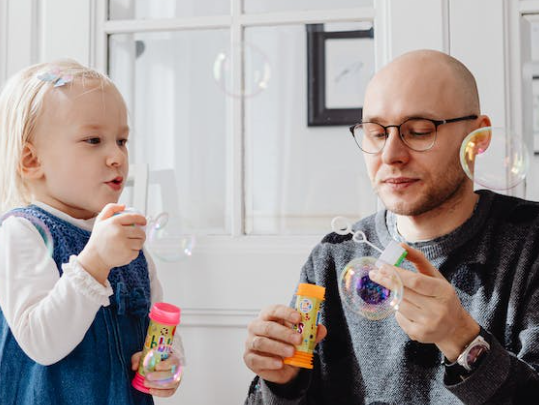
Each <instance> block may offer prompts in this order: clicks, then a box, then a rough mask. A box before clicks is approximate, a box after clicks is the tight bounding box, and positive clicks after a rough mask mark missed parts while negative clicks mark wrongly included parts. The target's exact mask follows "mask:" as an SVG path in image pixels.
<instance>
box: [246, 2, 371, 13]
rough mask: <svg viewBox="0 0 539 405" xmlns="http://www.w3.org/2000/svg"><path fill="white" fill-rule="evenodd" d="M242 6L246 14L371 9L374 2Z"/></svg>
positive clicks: (259, 3)
mask: <svg viewBox="0 0 539 405" xmlns="http://www.w3.org/2000/svg"><path fill="white" fill-rule="evenodd" d="M243 4H244V5H243V7H244V11H245V12H246V13H264V12H268V11H273V12H275V11H307V10H327V9H332V10H333V9H337V8H353V7H372V6H373V4H374V0H331V1H328V0H295V1H290V0H244V2H243Z"/></svg>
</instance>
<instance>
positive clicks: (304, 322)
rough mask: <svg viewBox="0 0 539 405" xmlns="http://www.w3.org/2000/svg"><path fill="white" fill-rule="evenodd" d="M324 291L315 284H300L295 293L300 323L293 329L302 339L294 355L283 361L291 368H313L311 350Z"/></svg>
mask: <svg viewBox="0 0 539 405" xmlns="http://www.w3.org/2000/svg"><path fill="white" fill-rule="evenodd" d="M325 293H326V289H325V288H324V287H320V286H318V285H315V284H306V283H302V284H300V285H299V286H298V290H297V293H296V310H297V311H298V312H299V313H300V314H301V321H300V322H299V323H298V324H297V325H295V326H294V329H295V330H296V331H297V332H298V333H301V335H302V337H303V339H302V341H301V344H300V345H298V346H296V353H294V355H293V356H292V357H287V358H285V359H284V363H285V364H289V365H291V366H296V367H303V368H309V369H312V368H313V350H314V346H315V341H316V332H317V330H318V316H319V315H318V311H319V310H320V304H321V303H322V301H323V300H324V295H325Z"/></svg>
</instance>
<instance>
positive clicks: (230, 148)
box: [90, 0, 387, 240]
mask: <svg viewBox="0 0 539 405" xmlns="http://www.w3.org/2000/svg"><path fill="white" fill-rule="evenodd" d="M230 1H231V13H230V15H224V16H209V17H189V18H170V19H152V20H107V15H106V13H107V3H108V0H104V1H99V0H93V2H94V8H93V10H94V11H93V16H92V19H93V23H92V26H93V27H94V30H95V31H94V32H93V35H91V38H92V39H93V40H94V42H93V43H92V44H91V46H90V49H91V54H90V64H91V65H92V66H95V67H96V68H98V69H100V70H102V71H106V70H107V66H108V59H107V58H108V36H109V35H112V34H126V33H138V32H159V31H182V30H197V29H229V30H230V43H231V44H240V43H242V40H243V36H244V30H245V29H246V28H249V27H262V26H277V25H293V24H315V23H337V22H359V21H370V22H373V24H375V32H377V31H376V20H377V18H376V15H375V11H374V10H375V9H374V7H357V8H352V9H330V10H316V11H287V12H268V13H263V14H262V13H261V14H244V13H242V0H230ZM379 3H384V1H382V2H379ZM380 32H382V30H380ZM377 35H378V34H377V33H375V41H377V40H378V41H379V42H380V44H379V46H375V49H380V50H382V51H383V50H384V49H385V47H384V46H383V43H382V42H381V41H382V40H383V38H381V37H380V38H379V37H378V36H377ZM380 45H381V46H380ZM382 55H383V52H380V53H379V54H378V55H376V56H375V59H376V60H375V66H379V65H380V62H381V59H385V60H387V58H383V57H382ZM241 57H242V56H241V49H240V48H239V47H235V48H233V51H232V58H231V61H232V66H237V67H238V68H237V69H235V70H233V74H234V76H233V78H232V86H233V88H234V89H238V91H237V93H238V94H239V89H240V86H241V82H242V80H241V78H242V76H243V66H242V63H241ZM231 104H232V107H231V108H232V120H230V125H231V127H230V128H229V129H230V131H231V132H230V133H231V134H233V135H232V139H231V140H230V141H229V143H228V145H227V155H228V156H229V157H230V159H229V162H230V166H229V167H228V168H227V177H228V179H227V184H232V187H231V188H230V189H229V190H227V201H229V204H230V205H231V207H232V209H231V210H229V212H230V213H231V236H233V237H235V238H238V237H244V236H246V235H245V232H244V230H245V215H244V212H245V196H244V189H245V182H244V178H245V176H244V174H243V170H244V156H243V154H244V151H243V142H244V139H243V133H244V128H243V127H244V122H243V112H244V103H243V100H242V98H233V99H232V100H231ZM135 163H136V162H135ZM298 238H301V237H300V236H298ZM271 239H272V240H274V239H275V238H271ZM308 239H309V240H312V237H309V238H308Z"/></svg>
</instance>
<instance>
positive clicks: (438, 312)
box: [369, 244, 480, 361]
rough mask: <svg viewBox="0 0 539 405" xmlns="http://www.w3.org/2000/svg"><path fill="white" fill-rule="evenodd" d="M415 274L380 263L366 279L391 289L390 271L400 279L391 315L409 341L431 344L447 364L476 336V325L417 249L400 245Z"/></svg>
mask: <svg viewBox="0 0 539 405" xmlns="http://www.w3.org/2000/svg"><path fill="white" fill-rule="evenodd" d="M401 245H402V247H403V248H405V249H406V250H407V251H408V255H407V256H406V259H407V260H409V261H411V262H412V263H413V264H414V266H415V267H416V269H417V271H418V273H414V272H412V271H408V270H404V269H401V268H398V267H394V266H390V265H387V264H384V265H382V266H381V268H380V269H379V270H376V271H372V272H371V273H370V274H369V276H370V277H371V279H372V280H373V281H375V282H376V283H378V284H381V285H383V286H384V287H386V288H391V284H392V281H391V272H392V271H395V272H397V273H398V275H399V276H400V278H401V279H402V283H403V285H404V295H403V299H402V302H401V303H400V304H399V307H398V311H397V313H396V315H395V317H396V319H397V322H398V323H399V325H400V327H401V328H402V329H403V330H404V332H405V333H406V334H407V335H408V336H409V337H410V339H412V340H417V341H418V342H422V343H434V344H436V346H438V348H439V349H440V351H441V352H442V353H443V354H444V355H445V357H447V359H448V360H449V361H455V360H456V359H457V357H458V356H459V354H460V353H461V352H462V351H463V350H464V347H465V346H466V345H467V344H468V343H470V342H471V341H472V340H473V339H474V338H475V337H476V336H477V335H478V334H479V329H480V328H479V325H478V323H477V322H476V321H475V320H474V319H473V318H472V317H471V316H470V314H468V312H466V310H465V309H464V308H463V307H462V304H461V303H460V300H459V298H458V296H457V293H456V291H455V289H454V287H453V286H452V285H451V284H450V283H449V282H448V281H447V280H446V279H445V277H444V276H443V275H442V274H441V273H440V272H439V271H438V270H437V269H436V268H435V267H434V266H432V264H431V263H430V262H429V261H428V260H427V259H426V258H425V256H424V255H423V253H421V252H420V251H419V250H416V249H413V248H411V247H409V246H407V245H405V244H401Z"/></svg>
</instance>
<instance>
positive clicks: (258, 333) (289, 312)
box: [243, 305, 327, 384]
mask: <svg viewBox="0 0 539 405" xmlns="http://www.w3.org/2000/svg"><path fill="white" fill-rule="evenodd" d="M300 321H301V315H300V314H299V312H297V311H296V310H295V309H293V308H290V307H287V306H284V305H272V306H269V307H267V308H265V309H263V310H262V311H261V312H260V315H259V316H258V318H256V319H255V320H254V321H252V322H251V323H250V324H249V327H248V335H247V340H246V341H245V352H244V354H243V361H244V362H245V364H246V365H247V367H249V368H250V369H251V370H252V371H253V372H254V373H255V374H257V375H258V376H260V377H261V378H263V379H264V380H266V381H271V382H274V383H278V384H286V383H288V382H290V381H292V380H293V379H294V378H295V377H296V376H297V375H298V373H299V368H298V367H294V366H290V365H287V364H284V363H283V358H285V357H291V356H293V355H294V353H295V346H296V345H299V344H301V334H299V333H298V332H296V331H295V330H294V329H292V326H293V325H294V324H297V323H299V322H300ZM326 335H327V329H326V327H325V326H324V325H322V324H318V332H317V334H316V343H318V342H320V341H321V340H322V339H323V338H325V337H326Z"/></svg>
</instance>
